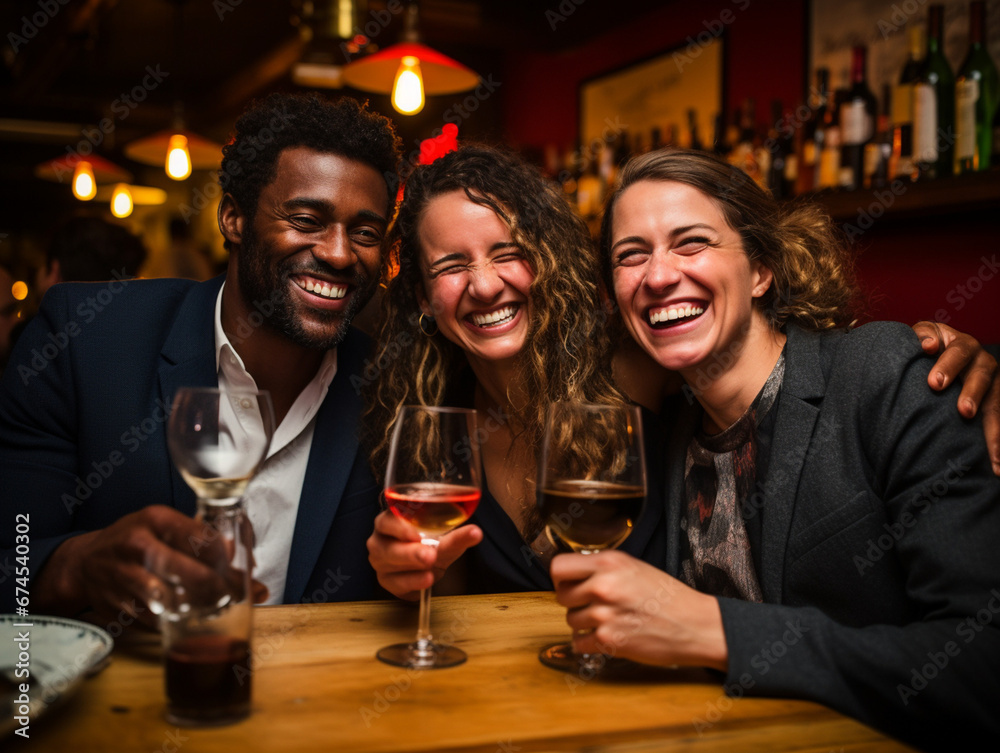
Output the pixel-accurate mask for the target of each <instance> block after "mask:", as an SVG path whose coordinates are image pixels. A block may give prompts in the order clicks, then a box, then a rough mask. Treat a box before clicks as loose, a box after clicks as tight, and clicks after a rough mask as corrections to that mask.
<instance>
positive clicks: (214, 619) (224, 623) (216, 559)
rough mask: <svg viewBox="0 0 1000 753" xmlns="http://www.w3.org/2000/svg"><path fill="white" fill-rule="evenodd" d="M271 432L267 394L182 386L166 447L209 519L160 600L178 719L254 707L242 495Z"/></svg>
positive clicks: (191, 720)
mask: <svg viewBox="0 0 1000 753" xmlns="http://www.w3.org/2000/svg"><path fill="white" fill-rule="evenodd" d="M273 433H274V409H273V408H272V405H271V396H270V394H269V393H267V392H253V391H223V390H219V389H213V388H195V387H184V388H181V389H180V390H178V391H177V394H176V395H175V397H174V402H173V407H172V408H171V411H170V419H169V421H168V423H167V445H168V447H169V449H170V457H171V459H172V460H173V462H174V465H175V466H177V469H178V470H179V471H180V474H181V476H182V477H183V478H184V481H185V482H187V484H188V486H190V487H191V489H193V490H194V492H195V494H197V495H198V511H197V514H196V519H197V520H199V521H200V522H201V523H202V524H203V527H202V529H201V533H200V534H198V535H196V536H190V537H188V539H187V541H186V542H179V543H180V545H181V547H183V548H184V549H185V551H186V552H187V553H189V555H190V556H189V558H184V559H183V560H181V561H176V562H177V566H176V571H175V572H170V573H167V574H166V576H165V580H166V581H167V583H168V593H167V594H166V599H165V601H164V602H163V603H161V604H159V608H160V611H161V614H160V625H161V629H162V632H163V645H164V651H165V655H166V691H167V718H168V720H169V721H171V722H173V723H176V724H184V725H218V724H226V723H229V722H232V721H235V720H237V719H241V718H243V717H245V716H247V715H248V714H249V713H250V676H251V675H250V630H251V611H252V610H251V606H252V602H253V598H252V593H251V586H250V574H251V570H252V568H253V534H252V531H251V530H250V524H249V520H248V519H247V518H246V516H245V514H244V512H243V505H242V501H241V496H242V494H243V492H244V491H245V490H246V487H247V484H249V483H250V479H251V478H252V477H253V475H254V473H255V472H256V471H257V468H258V467H259V466H260V464H261V463H262V462H263V461H264V459H265V458H266V456H267V450H268V447H269V446H270V443H271V436H272V435H273Z"/></svg>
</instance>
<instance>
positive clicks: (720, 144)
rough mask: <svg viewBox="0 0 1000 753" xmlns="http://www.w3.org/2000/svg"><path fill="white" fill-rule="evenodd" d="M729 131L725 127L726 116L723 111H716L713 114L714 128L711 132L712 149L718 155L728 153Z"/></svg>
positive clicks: (721, 155)
mask: <svg viewBox="0 0 1000 753" xmlns="http://www.w3.org/2000/svg"><path fill="white" fill-rule="evenodd" d="M730 148H731V147H730V145H729V133H728V128H727V127H726V116H725V115H724V114H723V113H721V112H720V113H718V114H717V115H716V116H715V128H714V132H713V134H712V151H713V152H715V153H716V154H717V155H719V156H720V157H725V156H726V155H727V154H729V150H730Z"/></svg>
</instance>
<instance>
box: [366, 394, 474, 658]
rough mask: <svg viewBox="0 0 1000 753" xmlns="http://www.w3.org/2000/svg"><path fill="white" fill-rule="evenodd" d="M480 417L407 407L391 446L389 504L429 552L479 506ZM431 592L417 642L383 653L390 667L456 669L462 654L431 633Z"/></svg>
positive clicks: (423, 597) (424, 598) (426, 593)
mask: <svg viewBox="0 0 1000 753" xmlns="http://www.w3.org/2000/svg"><path fill="white" fill-rule="evenodd" d="M480 441H481V438H480V437H479V435H478V428H477V425H476V411H474V410H468V409H465V408H447V407H431V406H424V405H404V406H403V407H402V408H401V409H400V412H399V416H398V418H397V420H396V426H395V428H394V430H393V433H392V440H391V442H390V444H389V462H388V466H387V468H386V474H385V492H384V493H385V501H386V504H387V505H388V507H389V509H390V510H391V511H392V513H393V514H394V515H395V516H396V517H398V518H402V519H403V520H405V521H406V522H407V523H409V524H410V525H412V526H413V527H414V528H416V529H417V531H418V532H419V533H420V540H421V542H422V543H423V544H424V545H425V546H433V547H436V546H438V543H439V538H440V537H441V536H443V535H444V534H446V533H448V532H449V531H451V530H453V529H454V528H457V527H458V526H460V525H462V524H463V523H464V522H465V521H467V520H468V519H469V518H470V517H471V516H472V513H474V512H475V511H476V507H477V506H478V505H479V496H480V489H481V486H480V483H481V482H480V465H479V444H480ZM430 598H431V589H430V588H426V589H424V590H423V591H421V592H420V625H419V627H418V629H417V637H416V640H415V641H413V642H412V643H397V644H395V645H392V646H386V647H385V648H383V649H381V650H380V651H379V652H378V653H377V654H376V656H377V657H378V658H379V659H381V660H382V661H384V662H386V663H387V664H394V665H396V666H400V667H415V668H419V669H437V668H441V667H454V666H455V665H457V664H461V663H462V662H464V661H465V660H466V658H467V657H466V654H465V652H464V651H462V649H460V648H456V647H455V646H448V645H444V644H440V643H435V642H434V640H433V638H432V636H431V630H430V619H431V603H430Z"/></svg>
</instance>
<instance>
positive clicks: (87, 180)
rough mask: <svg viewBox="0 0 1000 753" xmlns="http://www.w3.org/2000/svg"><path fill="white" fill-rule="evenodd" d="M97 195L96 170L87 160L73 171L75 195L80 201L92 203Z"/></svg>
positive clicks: (78, 164)
mask: <svg viewBox="0 0 1000 753" xmlns="http://www.w3.org/2000/svg"><path fill="white" fill-rule="evenodd" d="M96 193H97V181H95V180H94V168H93V167H91V165H90V163H89V162H87V161H86V160H80V162H79V163H77V166H76V169H75V170H73V195H74V196H75V197H76V198H78V199H79V200H80V201H90V200H91V199H92V198H94V195H95V194H96Z"/></svg>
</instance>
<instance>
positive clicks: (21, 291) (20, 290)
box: [10, 280, 28, 301]
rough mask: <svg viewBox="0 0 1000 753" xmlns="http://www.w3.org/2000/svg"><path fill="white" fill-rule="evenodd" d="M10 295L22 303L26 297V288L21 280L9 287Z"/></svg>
mask: <svg viewBox="0 0 1000 753" xmlns="http://www.w3.org/2000/svg"><path fill="white" fill-rule="evenodd" d="M10 294H11V295H12V296H14V299H15V300H18V301H23V300H24V299H25V298H27V297H28V286H27V284H26V283H25V282H24V281H23V280H18V281H17V282H15V283H14V284H13V285H11V286H10Z"/></svg>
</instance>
